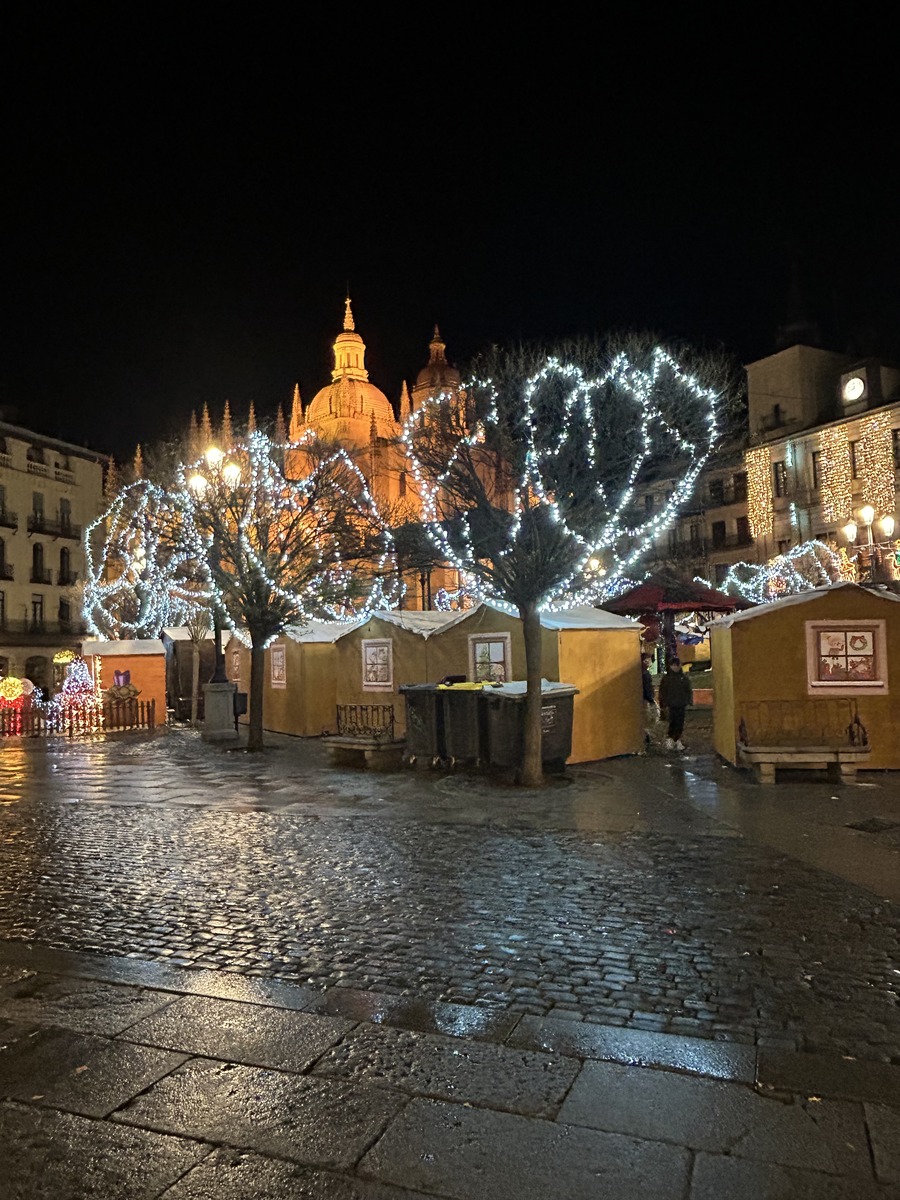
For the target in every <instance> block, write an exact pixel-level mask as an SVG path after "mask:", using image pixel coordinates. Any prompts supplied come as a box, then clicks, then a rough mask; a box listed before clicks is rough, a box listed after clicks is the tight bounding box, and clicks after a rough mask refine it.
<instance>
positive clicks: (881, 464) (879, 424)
mask: <svg viewBox="0 0 900 1200" xmlns="http://www.w3.org/2000/svg"><path fill="white" fill-rule="evenodd" d="M892 437H893V435H892V433H891V418H890V414H889V413H887V412H875V413H869V414H868V416H865V417H863V418H862V420H861V421H860V423H859V442H858V444H857V447H856V454H857V460H856V461H857V474H858V475H859V476H860V478H861V479H862V484H863V493H862V494H863V497H864V499H865V501H866V503H868V504H871V505H872V507H873V508H874V509H875V511H876V513H879V514H881V515H885V514H889V513H893V511H894V505H895V503H896V493H895V489H894V447H893V440H892Z"/></svg>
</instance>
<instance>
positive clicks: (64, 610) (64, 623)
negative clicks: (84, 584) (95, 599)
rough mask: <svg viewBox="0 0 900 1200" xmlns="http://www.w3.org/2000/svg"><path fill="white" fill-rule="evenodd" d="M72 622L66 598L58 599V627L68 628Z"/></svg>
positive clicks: (70, 608)
mask: <svg viewBox="0 0 900 1200" xmlns="http://www.w3.org/2000/svg"><path fill="white" fill-rule="evenodd" d="M71 622H72V606H71V605H70V604H69V602H68V600H60V602H59V625H60V629H68V627H69V625H70V624H71Z"/></svg>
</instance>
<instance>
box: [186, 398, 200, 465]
mask: <svg viewBox="0 0 900 1200" xmlns="http://www.w3.org/2000/svg"><path fill="white" fill-rule="evenodd" d="M187 456H188V458H189V459H190V461H191V462H193V461H194V459H195V458H199V457H200V426H199V425H198V423H197V413H196V411H195V410H194V409H191V423H190V425H188V436H187Z"/></svg>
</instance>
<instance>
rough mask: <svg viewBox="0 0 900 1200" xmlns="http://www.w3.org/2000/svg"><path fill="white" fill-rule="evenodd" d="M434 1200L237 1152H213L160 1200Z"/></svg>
mask: <svg viewBox="0 0 900 1200" xmlns="http://www.w3.org/2000/svg"><path fill="white" fill-rule="evenodd" d="M213 1198H214V1200H433V1198H432V1197H429V1196H425V1195H423V1194H422V1193H421V1192H410V1191H407V1189H406V1188H395V1187H391V1186H390V1185H388V1184H381V1183H367V1182H365V1181H364V1180H361V1179H351V1178H348V1177H347V1176H345V1175H336V1174H334V1173H333V1172H331V1171H317V1170H314V1169H310V1168H308V1167H299V1166H297V1165H296V1164H295V1163H288V1162H279V1161H278V1160H277V1159H273V1158H264V1157H263V1156H262V1155H260V1154H249V1153H245V1152H243V1151H240V1150H214V1151H213V1153H212V1154H210V1155H209V1156H208V1157H207V1158H205V1159H204V1160H203V1161H202V1162H201V1163H200V1164H199V1165H198V1166H196V1167H194V1168H193V1170H191V1171H189V1172H188V1174H187V1175H185V1176H184V1178H183V1179H180V1180H179V1181H178V1182H177V1183H176V1184H174V1186H172V1187H171V1188H168V1189H167V1190H166V1192H165V1194H164V1195H163V1196H162V1197H161V1198H160V1200H213Z"/></svg>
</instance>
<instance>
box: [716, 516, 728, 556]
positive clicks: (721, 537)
mask: <svg viewBox="0 0 900 1200" xmlns="http://www.w3.org/2000/svg"><path fill="white" fill-rule="evenodd" d="M726 540H727V535H726V533H725V522H724V521H713V523H712V544H713V549H714V550H721V549H722V547H723V546H724V545H725V542H726Z"/></svg>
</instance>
